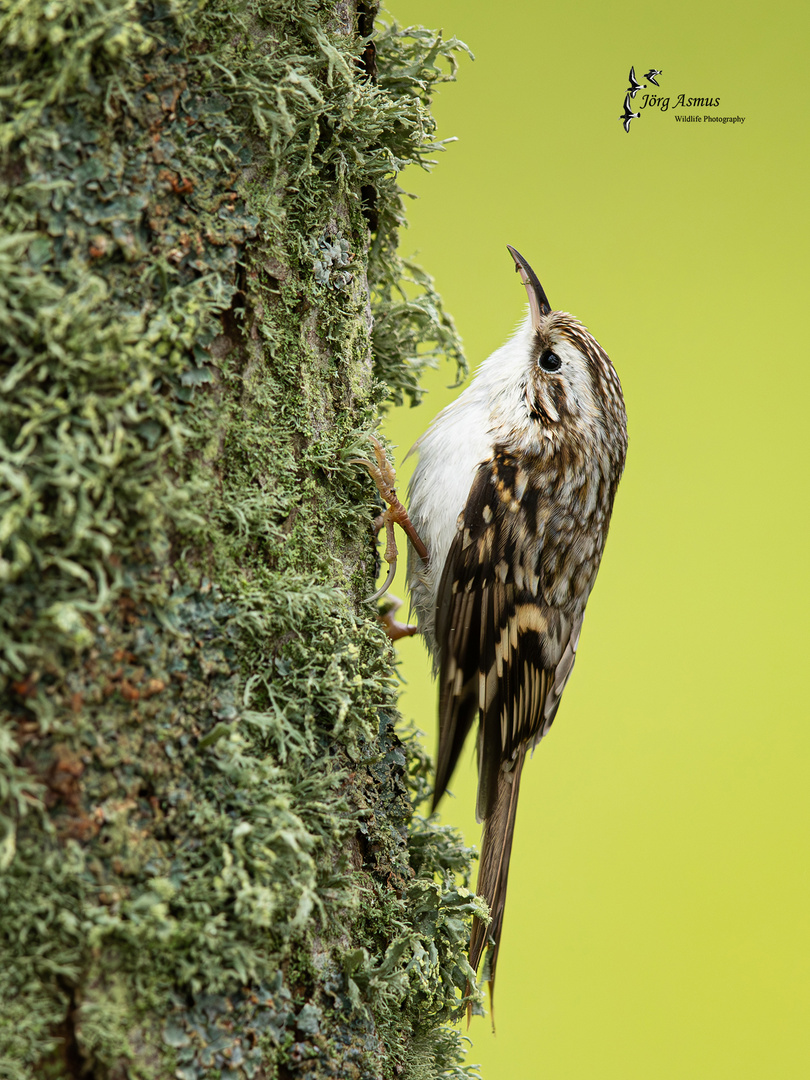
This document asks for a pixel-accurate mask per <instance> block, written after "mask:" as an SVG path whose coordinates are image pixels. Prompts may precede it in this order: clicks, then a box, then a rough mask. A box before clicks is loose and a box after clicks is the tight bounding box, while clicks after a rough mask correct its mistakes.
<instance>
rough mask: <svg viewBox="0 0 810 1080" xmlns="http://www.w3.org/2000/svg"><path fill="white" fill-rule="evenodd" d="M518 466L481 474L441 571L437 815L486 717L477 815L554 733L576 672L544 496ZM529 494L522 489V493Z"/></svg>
mask: <svg viewBox="0 0 810 1080" xmlns="http://www.w3.org/2000/svg"><path fill="white" fill-rule="evenodd" d="M519 471H520V470H519V469H518V468H517V466H516V465H515V464H514V462H513V461H511V459H508V458H505V457H503V456H501V457H500V458H499V457H497V456H496V458H495V459H493V461H491V462H487V463H485V464H483V465H481V466H480V467H479V470H478V473H477V475H476V478H475V480H474V482H473V485H472V488H471V489H470V494H469V496H468V499H467V504H466V506H465V508H464V510H463V512H462V515H461V517H460V520H459V529H458V532H457V533H456V536H455V538H454V540H453V543H452V544H451V546H450V551H449V553H448V556H447V560H446V562H445V565H444V570H443V572H442V577H441V581H440V584H439V591H438V602H437V611H436V639H437V644H438V648H439V657H440V662H439V685H440V690H439V753H438V761H437V771H436V788H435V793H434V806H435V804H436V803H437V802H438V800H439V799H440V798H441V796H442V794H443V793H444V790H445V788H446V786H447V784H448V782H449V780H450V776H451V774H452V772H453V769H454V768H455V765H456V762H457V761H458V757H459V754H460V753H461V748H462V746H463V744H464V740H465V738H466V736H467V733H468V732H469V730H470V727H471V726H472V723H473V721H474V720H475V717H476V716H477V715H480V718H481V724H480V728H479V741H478V758H479V781H478V801H477V807H476V809H477V815H478V818H479V820H483V819H485V818H486V817H487V816H488V814H489V813H490V809H491V807H492V805H493V803H494V801H495V799H496V798H497V788H498V773H499V771H501V770H502V769H503V768H504V767H505V768H506V769H507V770H508V769H509V768H510V767H511V763H513V762H514V761H515V759H516V757H517V754H518V751H519V750H520V748H521V747H522V748H525V747H526V746H528V745H534V744H535V743H536V742H537V741H538V740H539V739H540V738H542V736H543V735H544V734H545V732H546V731H547V730H548V728H549V727H550V725H551V723H552V721H553V719H554V715H555V713H556V711H557V707H558V705H559V700H560V695H561V694H562V690H563V688H564V686H565V683H566V681H567V678H568V675H569V674H570V671H571V668H572V667H573V663H574V656H575V652H576V645H577V641H578V639H579V629H580V626H581V623H582V619H581V616H580V617H577V618H573V617H571V616H569V615H566V614H565V613H563V612H561V611H560V610H559V609H557V608H555V607H553V606H551V605H549V604H548V603H547V602H546V600H545V598H544V596H543V587H542V586H543V583H542V544H541V542H540V540H539V539H538V536H537V523H536V519H537V496H536V493H535V492H533V491H529V490H524V492H523V497H522V498H521V499H518V498H517V497H516V495H515V492H516V490H517V488H519V487H521V486H522V485H521V479H520V477H519ZM523 486H524V487H525V485H523Z"/></svg>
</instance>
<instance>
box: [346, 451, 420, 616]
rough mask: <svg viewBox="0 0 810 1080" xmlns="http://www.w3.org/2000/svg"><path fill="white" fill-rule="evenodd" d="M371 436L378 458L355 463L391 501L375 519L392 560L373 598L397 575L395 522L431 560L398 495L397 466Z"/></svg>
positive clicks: (387, 558)
mask: <svg viewBox="0 0 810 1080" xmlns="http://www.w3.org/2000/svg"><path fill="white" fill-rule="evenodd" d="M370 438H371V445H372V447H373V449H374V459H375V460H374V461H369V459H368V458H352V459H351V463H352V464H353V465H364V466H365V467H366V468H367V469H368V471H369V473H370V475H371V479H372V480H373V481H374V483H375V484H376V485H377V490H378V491H379V493H380V497H381V498H382V500H383V502H385V503H387V504H388V506H387V507H386V510H385V512H384V513H383V514H382V515H381V517H379V518H378V519H377V522H375V524H376V527H377V532H379V531H380V529H381V528H383V527H384V528H385V551H384V552H383V558H384V559H385V561H386V562H387V563H388V574H387V575H386V578H385V582H384V584H383V586H382V588H380V589H377V591H376V592H375V593H373V595H371V596H369V597H368V599H369V601H371V600H378V599H379V598H380V597H381V596H382V595H383V594H384V593H385V592H386V591H387V589H388V587H389V585H390V584H391V582H392V581H393V580H394V574H395V573H396V569H397V557H398V554H399V552H398V551H397V543H396V538H395V536H394V524H395V523H396V524H397V525H399V527H400V528H401V529H403V530H404V532H405V534H406V535H407V537H408V539H409V540H410V541H411V543H412V544H413V546H414V548H415V550H416V552H417V554H418V555H419V557H420V558H421V559H422V560H423V561H424V562H427V560H428V551H427V548H426V547H425V545H424V544H423V543H422V540H421V538H420V536H419V533H418V532H417V531H416V529H415V528H414V526H413V523H412V521H411V519H410V518H409V517H408V511H407V510H406V509H405V507H404V506H403V505H402V503H401V502H400V501H399V499H398V498H397V492H396V488H395V487H394V484H395V482H396V478H397V474H396V471H395V469H394V466H393V465H392V464H391V462H390V461H389V460H388V458H387V457H386V455H385V449H384V447H383V445H382V443H381V442H380V441H379V439H377V438H375V437H374V436H373V435H372V436H371V437H370ZM399 636H403V635H399Z"/></svg>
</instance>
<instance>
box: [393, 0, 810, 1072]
mask: <svg viewBox="0 0 810 1080" xmlns="http://www.w3.org/2000/svg"><path fill="white" fill-rule="evenodd" d="M389 9H390V12H391V14H392V15H393V17H395V18H396V19H397V20H398V21H399V22H400V23H404V24H410V23H420V24H423V25H427V26H431V27H439V26H441V27H443V29H444V31H445V35H452V34H455V35H457V36H458V37H460V38H462V39H463V40H464V41H466V42H467V43H468V44H469V45H470V47H471V48H472V49H473V51H474V52H475V54H476V60H475V62H474V63H471V62H469V61H468V60H462V63H461V69H460V73H459V81H458V82H457V83H456V84H452V85H449V86H447V87H446V88H444V89H443V90H442V91H441V93H440V94H439V96H438V99H437V101H436V105H435V114H436V116H437V118H438V121H439V134H440V135H441V136H443V137H448V136H451V135H456V136H458V137H459V142H458V143H457V144H454V145H452V146H451V147H450V148H449V150H448V152H447V153H446V154H444V155H442V156H441V157H440V159H439V163H438V166H437V168H436V170H435V172H434V173H433V174H432V175H430V176H423V175H421V174H419V173H418V172H416V171H415V170H414V171H412V172H411V173H406V174H405V175H404V177H403V185H404V187H405V188H406V189H407V190H409V191H412V192H415V193H417V194H418V195H419V200H418V201H417V202H415V203H413V204H412V208H411V210H410V222H411V228H410V230H409V231H408V232H406V233H405V234H404V235H403V237H402V248H403V250H404V252H405V253H406V254H409V253H416V254H417V258H418V261H420V262H421V263H422V265H424V266H425V267H426V268H427V269H428V270H430V272H432V273H433V274H434V275H435V277H436V279H437V285H438V288H439V291H440V292H441V293H442V295H443V297H444V299H445V301H446V303H447V306H448V308H449V310H450V311H451V312H452V314H453V316H454V317H455V320H456V322H457V325H458V327H459V330H460V332H461V334H462V335H463V338H464V341H465V346H466V350H467V354H468V356H469V358H470V362H471V365H472V366H473V367H475V366H477V365H478V364H479V363H480V362H481V360H483V359H484V358H485V357H486V356H487V355H488V354H489V353H490V352H491V351H492V350H493V349H494V348H495V347H497V346H498V345H500V344H501V342H502V341H503V340H504V338H505V337H506V336H507V334H508V333H509V332H510V331H511V329H512V327H513V326H514V324H515V322H516V321H517V320H518V319H519V318H520V316H521V315H522V312H523V309H524V302H525V294H524V293H523V290H522V289H521V287H520V284H519V281H518V278H517V276H516V275H515V274H514V272H513V270H512V263H511V259H510V258H509V256H508V254H507V252H506V249H505V244H506V243H507V242H508V243H511V244H513V245H515V246H516V247H517V248H518V249H519V250H520V251H521V252H522V253H523V254H524V255H525V256H526V257H527V258H528V259H529V261H530V262H531V263H532V265H533V266H534V268H535V270H536V271H537V273H538V275H539V277H540V280H541V281H542V282H543V285H544V286H545V289H546V292H547V293H548V296H549V298H550V300H551V303H552V306H554V307H559V308H562V309H564V310H567V311H571V312H573V313H574V314H576V315H577V316H578V317H579V318H581V319H582V320H583V321H584V322H585V323H586V324H587V325H588V326H589V327H590V329H591V330H592V331H593V332H594V334H595V335H596V336H597V338H598V340H599V341H600V342H601V343H602V345H603V346H604V347H605V348H606V349H607V351H608V352H609V354H610V355H611V357H612V359H613V361H614V363H615V365H616V368H617V369H618V371H619V374H620V376H621V379H622V382H623V384H624V391H625V397H626V402H627V411H628V415H629V432H630V447H629V454H628V463H627V469H626V472H625V477H624V480H623V482H622V485H621V487H620V490H619V494H618V498H617V502H616V507H615V514H614V519H613V524H612V526H611V534H610V540H609V542H608V545H607V552H606V556H605V561H604V563H603V567H602V570H601V572H600V576H599V581H598V584H597V587H596V590H595V592H594V594H593V596H592V598H591V601H590V604H589V607H588V614H587V617H586V619H585V629H584V633H583V637H582V642H581V646H580V651H579V658H578V661H577V667H576V669H575V672H574V675H573V678H572V681H571V683H570V684H569V687H568V689H567V690H566V694H565V699H564V702H563V705H562V708H561V710H560V714H559V717H558V719H557V722H556V724H555V726H554V729H553V731H552V732H551V734H550V736H549V737H548V738H547V739H546V740H545V741H544V743H543V745H542V746H541V748H540V749H539V751H538V752H537V754H536V755H535V757H534V760H533V761H532V762H531V763H530V764H529V766H528V768H527V770H526V772H525V773H524V782H523V787H522V791H521V805H520V809H519V813H518V824H517V836H516V841H515V847H514V850H513V856H512V871H511V876H510V882H509V902H508V905H507V915H506V923H505V929H504V934H503V947H502V950H501V958H500V965H499V970H498V987H497V1001H496V1008H497V1035H496V1036H495V1037H493V1036H492V1034H491V1033H490V1027H489V1022H488V1020H482V1019H476V1020H474V1021H473V1024H472V1028H471V1035H472V1038H473V1043H474V1045H473V1047H472V1049H471V1051H470V1055H469V1060H470V1061H471V1062H480V1063H481V1064H482V1068H483V1074H484V1077H485V1078H486V1080H498V1078H506V1077H508V1078H510V1080H511V1078H516V1077H532V1078H533V1077H542V1078H553V1080H567V1078H571V1080H579V1078H587V1080H597V1078H598V1080H611V1078H614V1077H615V1078H617V1080H618V1078H621V1080H635V1078H639V1080H642V1078H643V1080H650V1078H652V1077H654V1078H656V1080H665V1078H673V1080H674V1078H677V1080H684V1078H685V1077H690V1078H691V1077H696V1078H711V1080H719V1078H721V1077H722V1078H726V1077H727V1078H733V1080H743V1078H749V1077H756V1078H762V1077H768V1078H771V1077H773V1078H778V1080H788V1078H796V1080H799V1078H801V1080H806V1078H807V1077H808V1076H810V975H809V973H808V945H809V944H810V933H809V932H808V919H809V917H810V915H809V913H810V888H809V887H808V886H809V885H810V864H809V862H808V855H810V845H809V844H808V824H809V821H808V818H809V817H810V815H808V801H809V800H810V790H809V789H810V783H808V765H810V707H809V705H808V701H809V700H810V695H808V680H807V676H806V671H807V667H808V657H807V646H808V638H810V635H808V620H807V611H808V588H807V578H808V573H807V568H808V516H809V515H808V510H807V503H808V483H807V480H808V470H807V462H808V454H807V446H808V440H810V420H809V419H808V411H809V409H808V398H809V397H810V374H809V372H810V357H809V356H808V347H807V336H808V330H807V322H808V275H807V272H806V266H807V257H808V256H807V250H808V214H807V198H808V196H807V186H808V168H807V166H808V160H809V156H808V117H809V116H810V112H809V111H808V105H810V100H809V98H808V77H807V46H808V41H809V40H810V34H808V30H810V26H809V25H808V22H809V20H808V8H807V6H806V5H800V4H797V3H796V4H787V3H782V4H779V3H777V4H770V5H762V4H760V3H757V4H753V3H745V2H744V3H729V2H726V3H721V4H713V5H712V4H705V3H695V2H691V3H680V4H678V5H652V4H641V5H639V4H632V5H629V6H628V5H627V4H619V3H616V2H612V3H608V4H597V3H587V4H563V3H559V2H558V3H555V4H535V3H532V2H530V0H522V2H519V3H511V4H497V5H496V4H488V3H486V4H485V3H475V2H471V0H466V2H462V0H440V2H435V0H434V2H433V3H428V2H427V0H391V2H390V4H389ZM631 64H634V65H635V69H636V73H637V75H639V76H641V75H642V74H643V73H644V72H645V71H647V70H648V68H649V67H651V66H654V67H657V68H660V69H661V70H662V75H661V77H660V80H659V81H660V83H661V91H660V92H661V93H663V94H669V95H670V96H671V98H672V102H671V105H670V109H669V111H668V112H666V113H660V112H658V111H653V110H652V109H648V110H647V111H646V112H645V113H643V114H642V117H641V118H640V119H639V120H636V121H633V123H632V125H631V130H630V133H629V135H627V134H625V133H624V131H623V130H622V127H621V125H620V123H619V120H618V117H619V114H620V112H621V108H622V104H623V101H624V90H625V87H626V85H627V82H626V79H627V73H628V70H629V68H630V65H631ZM642 81H644V80H642ZM648 89H654V88H651V87H650V88H648ZM678 93H685V94H686V95H687V96H692V95H694V96H719V97H720V102H721V104H720V107H719V108H717V109H715V110H708V109H700V110H699V113H700V114H701V115H702V114H703V113H704V112H706V113H708V112H709V111H713V112H715V113H717V114H719V115H740V116H744V117H745V123H744V124H742V125H740V124H737V125H730V124H726V125H721V124H709V123H700V124H698V123H688V124H686V123H677V122H676V121H675V119H674V116H675V112H674V111H673V108H672V105H673V104H674V99H675V97H676V95H677V94H678ZM640 100H641V99H640V96H639V97H638V98H637V99H636V104H639V103H640ZM450 381H452V379H451V372H450V370H449V368H446V369H445V370H443V371H440V372H438V373H437V374H436V375H435V376H432V377H430V378H429V379H428V380H427V382H428V386H429V387H430V393H429V394H428V396H427V397H426V400H425V403H424V404H423V405H422V406H421V407H420V408H418V409H413V410H408V409H401V410H399V411H398V412H396V413H395V414H394V415H393V417H392V418H391V420H390V422H388V423H387V425H386V428H385V431H386V434H387V435H388V436H389V437H390V438H391V439H392V440H393V441H394V442H395V443H397V444H399V450H398V461H399V462H400V463H401V461H402V457H403V456H404V453H405V451H406V450H407V449H408V447H409V446H410V445H411V443H412V442H413V441H414V439H415V438H416V437H417V436H418V434H419V433H420V432H421V431H422V430H424V428H425V427H426V426H427V424H428V422H429V421H430V419H431V417H432V416H433V415H434V414H435V413H436V412H437V411H438V410H439V409H440V408H441V407H442V406H443V405H445V404H446V403H447V402H448V401H449V400H450V399H451V398H452V397H453V396H454V394H455V393H457V391H448V390H447V389H446V386H447V384H448V383H449V382H450ZM410 465H411V462H408V463H407V465H405V466H404V467H402V468H401V469H400V478H401V479H402V480H404V479H406V478H407V476H408V475H409V471H410ZM398 588H399V590H403V589H404V585H402V584H401V582H400V583H399V584H398ZM400 655H401V657H402V673H403V675H404V677H405V679H406V680H407V686H406V687H405V691H404V695H403V699H402V708H403V712H404V713H405V715H406V716H407V717H410V718H413V719H414V720H415V721H416V723H417V725H418V726H419V727H420V728H422V729H423V730H425V732H426V739H427V742H428V745H429V746H430V748H431V750H433V748H434V741H435V719H434V716H435V694H434V688H433V686H432V684H431V681H430V678H429V673H428V665H427V661H426V658H425V652H424V649H423V647H422V645H421V643H420V641H419V640H418V639H415V640H408V641H405V642H404V643H402V644H401V646H400ZM474 783H475V777H474V763H473V758H472V750H470V753H469V755H465V756H464V757H463V759H462V766H461V768H460V770H459V773H458V774H457V776H456V777H455V779H454V781H453V784H452V787H453V789H454V791H455V794H456V796H457V797H456V798H455V799H452V798H451V799H446V800H445V801H444V802H443V804H442V808H441V809H442V815H443V818H444V820H446V821H450V822H453V823H454V824H456V825H458V826H459V827H460V828H461V829H462V830H463V832H464V835H465V837H466V839H467V841H468V842H469V843H475V844H477V843H478V841H479V834H480V833H479V827H478V826H476V824H475V820H474V814H473V792H474Z"/></svg>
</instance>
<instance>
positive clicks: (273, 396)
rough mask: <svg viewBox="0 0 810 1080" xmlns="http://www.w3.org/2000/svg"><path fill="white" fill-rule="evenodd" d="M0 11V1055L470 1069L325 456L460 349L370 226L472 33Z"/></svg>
mask: <svg viewBox="0 0 810 1080" xmlns="http://www.w3.org/2000/svg"><path fill="white" fill-rule="evenodd" d="M4 12H5V14H4V15H3V16H2V21H0V40H1V41H2V43H3V44H2V69H3V71H4V72H5V73H6V87H5V91H4V93H3V96H2V98H0V108H2V126H1V127H0V155H1V157H0V188H2V191H0V203H2V211H0V213H1V214H2V221H3V237H4V238H3V240H2V241H0V264H2V267H1V269H2V279H1V280H0V440H2V441H1V442H0V454H1V455H2V462H1V463H0V468H2V490H1V491H0V580H2V587H3V591H2V599H0V635H1V638H0V645H2V653H1V654H0V703H1V707H2V727H0V814H1V815H2V817H1V818H0V950H1V951H0V1000H1V1001H2V1010H0V1076H2V1077H4V1078H11V1080H22V1078H27V1077H32V1076H36V1077H39V1076H42V1077H80V1076H81V1077H93V1078H96V1080H106V1078H124V1077H139V1078H140V1077H143V1078H165V1077H178V1078H180V1080H196V1078H203V1077H222V1078H228V1080H236V1078H243V1077H244V1078H261V1077H312V1078H315V1077H343V1076H346V1077H358V1078H359V1077H382V1076H385V1077H388V1076H391V1077H393V1076H403V1077H407V1076H414V1077H416V1076H419V1077H429V1076H454V1075H462V1074H463V1073H465V1070H464V1068H463V1066H462V1057H463V1054H462V1050H461V1044H460V1039H459V1037H458V1035H457V1033H456V1032H455V1030H454V1029H452V1028H450V1027H448V1026H447V1022H448V1020H449V1019H450V1018H451V1016H452V1015H453V1013H454V1010H456V1009H457V1007H458V1003H459V999H460V995H462V994H463V992H464V987H465V985H466V983H467V980H468V978H469V977H470V971H469V968H468V965H467V963H466V959H465V949H466V942H467V936H468V923H467V921H466V920H467V918H468V916H469V914H470V912H471V910H472V905H473V903H474V900H473V898H472V896H471V894H470V892H469V890H468V889H467V888H466V875H467V873H468V869H469V853H468V852H467V851H466V850H465V849H464V848H463V847H462V845H461V844H460V842H459V841H458V838H457V837H456V836H455V835H454V834H453V833H452V832H450V831H448V830H446V829H442V828H440V827H438V826H436V825H435V823H431V822H428V821H425V820H423V819H422V818H420V817H419V816H418V815H415V813H414V806H415V804H416V802H417V801H418V799H419V798H420V797H421V796H422V795H423V794H424V791H425V789H426V786H427V784H428V772H427V766H428V763H427V761H426V759H425V757H424V755H423V754H422V753H421V751H420V750H419V747H418V744H417V743H416V741H415V739H414V738H413V737H412V736H410V735H403V734H402V733H400V734H399V735H398V734H397V733H396V732H395V730H394V724H395V721H396V719H397V714H396V700H395V681H394V679H393V678H392V661H393V656H392V651H391V648H390V645H389V643H388V642H387V639H386V637H385V635H384V633H383V632H382V630H381V628H380V626H379V624H378V622H377V620H376V619H375V617H374V612H373V610H370V609H369V607H368V605H364V604H363V602H362V601H363V597H364V596H366V595H368V593H369V592H371V591H372V588H373V585H372V580H373V577H374V571H375V554H374V547H373V541H372V535H371V528H370V523H371V520H372V518H373V517H374V515H375V513H376V512H377V506H376V500H375V496H374V492H373V488H372V485H371V484H370V481H369V479H368V477H367V476H366V475H365V474H364V473H363V472H362V471H358V469H357V467H356V466H355V465H353V464H352V458H354V457H356V456H357V455H358V454H360V455H362V454H365V453H367V452H368V434H369V433H370V431H371V430H372V429H373V427H374V425H375V423H376V419H377V417H378V415H379V411H380V409H381V408H383V407H384V405H385V403H386V402H387V401H391V400H401V399H402V398H403V396H406V395H409V396H410V397H411V398H412V399H414V400H415V399H416V398H417V397H418V386H417V377H418V370H419V367H420V366H421V365H423V364H424V363H426V362H431V361H432V359H433V358H434V357H435V356H438V355H440V354H443V355H449V356H450V357H451V359H454V360H455V361H456V362H457V363H459V364H461V363H462V362H463V361H462V358H461V353H460V347H459V343H458V340H457V338H456V336H455V332H454V329H453V326H452V322H451V321H450V320H449V319H448V318H447V316H446V315H444V313H443V312H442V309H441V304H440V301H439V299H438V297H437V296H436V295H435V293H434V291H433V288H432V284H431V282H430V280H429V278H427V277H426V276H425V275H424V274H422V273H421V272H420V271H418V270H416V268H413V267H408V266H407V265H406V264H404V263H403V262H402V261H401V260H400V258H399V256H398V255H397V252H396V246H397V229H398V227H399V225H400V224H401V222H402V204H401V198H400V191H399V188H398V187H397V181H396V176H397V174H398V172H399V171H400V170H401V169H402V168H403V167H404V165H405V164H407V163H408V162H421V163H424V162H425V155H427V154H429V153H431V152H432V151H433V150H435V149H436V148H437V147H436V144H435V143H434V141H433V122H432V119H431V117H430V113H429V101H430V94H431V89H432V87H433V85H434V84H435V83H436V81H437V80H440V79H444V78H449V77H451V76H452V72H453V69H454V68H453V56H454V53H455V51H456V50H457V49H458V48H459V47H461V46H460V43H457V42H455V41H450V42H446V43H443V42H441V40H440V38H439V36H438V35H436V34H433V33H429V32H427V31H414V30H412V31H408V32H402V31H400V30H399V29H397V28H396V27H393V28H388V29H384V30H382V31H379V32H378V33H377V34H376V35H375V34H374V33H373V21H374V16H375V14H376V9H375V8H374V7H373V6H370V5H368V4H355V3H346V2H335V0H333V2H330V3H315V2H313V0H294V2H291V0H286V2H285V0H267V2H266V3H258V2H256V0H249V2H247V3H240V4H236V3H234V2H233V0H212V2H210V3H208V4H197V3H194V2H192V0H182V2H181V0H177V2H174V3H155V4H145V3H144V4H139V3H136V0H104V2H103V3H95V2H91V0H66V2H64V3H58V4H57V3H53V2H52V0H29V2H27V3H22V2H20V3H18V4H11V3H10V4H8V5H6V6H5V7H4ZM459 882H462V884H459Z"/></svg>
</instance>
